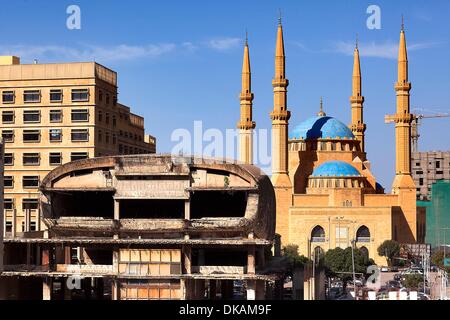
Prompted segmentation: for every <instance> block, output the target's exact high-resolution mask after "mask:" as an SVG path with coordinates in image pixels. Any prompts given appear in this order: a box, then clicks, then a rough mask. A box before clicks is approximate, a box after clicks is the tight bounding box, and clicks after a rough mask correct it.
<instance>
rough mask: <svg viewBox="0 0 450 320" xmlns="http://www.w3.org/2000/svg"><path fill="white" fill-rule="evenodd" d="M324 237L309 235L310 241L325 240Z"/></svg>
mask: <svg viewBox="0 0 450 320" xmlns="http://www.w3.org/2000/svg"><path fill="white" fill-rule="evenodd" d="M325 241H326V239H325V237H311V242H325Z"/></svg>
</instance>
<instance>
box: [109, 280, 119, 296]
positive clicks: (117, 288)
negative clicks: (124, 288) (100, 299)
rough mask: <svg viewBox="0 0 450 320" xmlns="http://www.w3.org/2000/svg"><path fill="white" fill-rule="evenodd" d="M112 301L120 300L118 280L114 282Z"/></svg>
mask: <svg viewBox="0 0 450 320" xmlns="http://www.w3.org/2000/svg"><path fill="white" fill-rule="evenodd" d="M111 292H112V300H120V293H119V282H118V281H117V280H113V281H112V289H111Z"/></svg>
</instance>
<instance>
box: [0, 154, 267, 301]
mask: <svg viewBox="0 0 450 320" xmlns="http://www.w3.org/2000/svg"><path fill="white" fill-rule="evenodd" d="M40 190H41V200H40V206H41V212H42V217H43V221H44V222H45V224H46V226H47V227H48V230H46V231H40V232H38V231H36V232H34V233H27V234H26V236H25V237H23V238H14V239H5V244H4V245H5V257H4V271H3V273H2V274H1V277H0V281H1V283H0V298H9V299H20V298H42V299H76V298H91V299H142V300H147V299H204V298H210V299H217V298H224V299H230V298H231V297H232V296H233V295H236V294H237V293H238V294H239V292H240V294H242V295H241V297H242V298H244V299H245V298H247V299H263V298H265V297H266V296H267V295H269V294H270V292H272V291H271V290H272V288H273V287H272V286H271V285H268V284H273V283H274V280H276V276H275V275H273V274H271V273H270V272H268V271H267V270H268V269H267V267H266V266H267V265H266V264H265V262H266V261H267V259H268V253H269V252H270V248H271V245H272V240H273V237H274V232H275V198H274V191H273V187H272V184H271V182H270V179H269V178H268V177H267V176H266V175H265V174H263V173H262V172H261V171H260V170H259V169H258V168H256V167H254V166H252V165H244V164H236V163H226V162H225V163H223V162H222V163H218V162H217V161H214V160H204V159H197V158H192V157H180V156H170V155H163V156H154V155H130V156H107V157H99V158H91V159H83V160H78V161H74V162H70V163H67V164H64V165H62V166H60V167H58V168H56V169H54V170H53V171H51V172H50V173H49V174H48V175H47V176H46V177H45V178H44V179H43V181H42V184H41V188H40Z"/></svg>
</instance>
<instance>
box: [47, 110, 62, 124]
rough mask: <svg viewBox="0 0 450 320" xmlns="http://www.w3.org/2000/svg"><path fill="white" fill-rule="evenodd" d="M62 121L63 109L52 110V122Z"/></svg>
mask: <svg viewBox="0 0 450 320" xmlns="http://www.w3.org/2000/svg"><path fill="white" fill-rule="evenodd" d="M61 121H62V111H61V110H50V122H61Z"/></svg>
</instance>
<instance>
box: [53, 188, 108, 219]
mask: <svg viewBox="0 0 450 320" xmlns="http://www.w3.org/2000/svg"><path fill="white" fill-rule="evenodd" d="M52 211H53V215H54V217H56V218H58V217H100V218H106V219H113V218H114V200H113V193H112V192H106V191H85V192H82V191H80V192H75V191H74V192H70V193H69V192H67V193H64V194H62V193H61V194H60V193H58V194H54V195H53V197H52Z"/></svg>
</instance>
